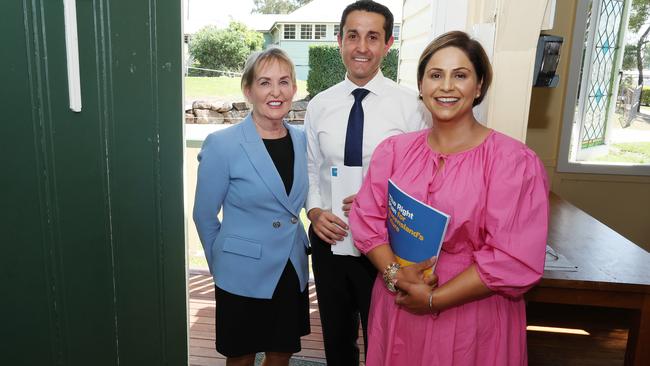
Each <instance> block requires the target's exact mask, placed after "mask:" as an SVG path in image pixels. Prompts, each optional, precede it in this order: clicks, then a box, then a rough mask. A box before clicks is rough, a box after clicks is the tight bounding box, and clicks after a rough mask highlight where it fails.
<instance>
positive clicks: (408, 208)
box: [386, 179, 449, 272]
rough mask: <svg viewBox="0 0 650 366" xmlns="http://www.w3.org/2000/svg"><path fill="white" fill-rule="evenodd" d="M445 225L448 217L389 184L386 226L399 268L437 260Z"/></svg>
mask: <svg viewBox="0 0 650 366" xmlns="http://www.w3.org/2000/svg"><path fill="white" fill-rule="evenodd" d="M448 223H449V215H447V214H446V213H444V212H442V211H439V210H436V209H435V208H433V207H431V206H429V205H427V204H425V203H423V202H421V201H419V200H417V199H415V198H413V197H411V196H409V195H408V194H407V193H406V192H404V191H402V190H401V189H400V188H399V187H398V186H397V185H395V183H393V181H392V180H390V179H389V180H388V216H387V218H386V226H387V227H388V238H389V241H390V246H391V248H392V249H393V253H395V255H396V256H397V261H398V262H399V264H400V265H402V266H408V265H411V264H415V263H417V262H421V261H423V260H425V259H429V258H431V257H433V256H438V254H439V253H440V248H441V247H442V242H443V240H444V238H445V232H446V231H447V224H448ZM427 272H428V271H427Z"/></svg>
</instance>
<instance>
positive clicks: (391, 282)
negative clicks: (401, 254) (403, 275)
mask: <svg viewBox="0 0 650 366" xmlns="http://www.w3.org/2000/svg"><path fill="white" fill-rule="evenodd" d="M400 268H402V266H400V265H399V263H395V262H392V263H389V264H388V265H387V266H386V269H384V274H383V278H384V284H386V288H387V289H388V291H390V292H392V293H396V292H397V288H396V287H395V282H397V281H396V280H395V277H397V271H399V269H400Z"/></svg>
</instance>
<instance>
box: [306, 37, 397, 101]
mask: <svg viewBox="0 0 650 366" xmlns="http://www.w3.org/2000/svg"><path fill="white" fill-rule="evenodd" d="M397 61H398V50H397V49H395V48H393V49H391V50H390V51H389V52H388V55H387V56H386V57H385V58H384V61H383V62H382V63H381V72H382V73H383V74H384V76H385V77H387V78H390V79H392V80H397ZM344 77H345V66H344V65H343V61H341V55H340V53H339V48H338V47H337V46H333V45H318V46H310V47H309V75H308V76H307V92H308V93H309V96H310V97H313V96H315V95H316V94H318V93H320V92H322V91H323V90H325V89H327V88H329V87H331V86H332V85H335V84H337V83H339V82H341V81H342V80H343V78H344Z"/></svg>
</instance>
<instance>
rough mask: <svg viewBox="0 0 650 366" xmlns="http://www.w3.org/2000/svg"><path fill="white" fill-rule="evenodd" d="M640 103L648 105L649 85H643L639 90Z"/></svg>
mask: <svg viewBox="0 0 650 366" xmlns="http://www.w3.org/2000/svg"><path fill="white" fill-rule="evenodd" d="M641 105H643V106H650V86H644V87H643V90H642V91H641Z"/></svg>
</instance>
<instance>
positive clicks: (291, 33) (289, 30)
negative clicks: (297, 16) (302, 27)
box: [284, 24, 296, 39]
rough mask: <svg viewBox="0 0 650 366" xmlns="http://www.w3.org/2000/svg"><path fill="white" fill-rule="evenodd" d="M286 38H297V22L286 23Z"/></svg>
mask: <svg viewBox="0 0 650 366" xmlns="http://www.w3.org/2000/svg"><path fill="white" fill-rule="evenodd" d="M284 39H296V25H295V24H285V25H284Z"/></svg>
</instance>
